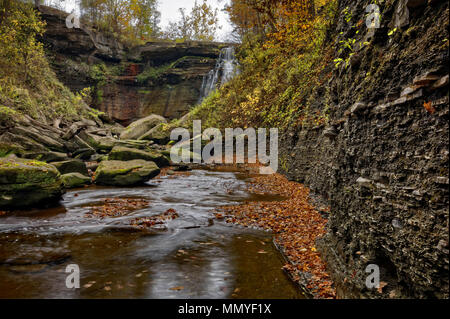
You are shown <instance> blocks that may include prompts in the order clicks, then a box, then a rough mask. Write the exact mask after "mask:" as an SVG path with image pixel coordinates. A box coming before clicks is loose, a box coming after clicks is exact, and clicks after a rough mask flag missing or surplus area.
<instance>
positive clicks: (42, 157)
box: [22, 151, 69, 163]
mask: <svg viewBox="0 0 450 319" xmlns="http://www.w3.org/2000/svg"><path fill="white" fill-rule="evenodd" d="M22 157H23V158H28V159H35V160H38V161H42V162H47V163H50V162H61V161H67V160H69V158H68V157H67V154H65V153H59V152H51V151H47V152H45V151H42V152H25V153H23V155H22Z"/></svg>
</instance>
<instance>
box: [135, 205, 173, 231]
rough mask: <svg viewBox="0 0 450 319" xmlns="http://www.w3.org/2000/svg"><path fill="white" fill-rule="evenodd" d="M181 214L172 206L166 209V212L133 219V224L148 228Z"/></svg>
mask: <svg viewBox="0 0 450 319" xmlns="http://www.w3.org/2000/svg"><path fill="white" fill-rule="evenodd" d="M178 217H179V215H178V213H177V212H176V210H175V209H173V208H170V209H168V210H166V211H165V212H164V213H162V214H159V215H155V216H150V217H141V218H136V219H133V220H132V221H131V225H132V226H134V227H138V228H148V227H153V226H156V225H162V224H164V223H165V222H166V221H168V220H173V219H176V218H178Z"/></svg>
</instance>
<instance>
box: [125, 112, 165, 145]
mask: <svg viewBox="0 0 450 319" xmlns="http://www.w3.org/2000/svg"><path fill="white" fill-rule="evenodd" d="M161 123H167V121H166V119H165V118H164V117H162V116H160V115H156V114H152V115H150V116H147V117H144V118H142V119H140V120H138V121H136V122H133V123H131V124H130V125H129V126H128V127H127V128H126V129H125V130H124V131H123V132H122V133H121V134H120V139H121V140H135V139H138V138H139V137H141V136H142V135H144V134H145V133H147V132H148V131H150V130H151V129H152V128H154V127H155V126H156V125H158V124H161Z"/></svg>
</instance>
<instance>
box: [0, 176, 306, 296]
mask: <svg viewBox="0 0 450 319" xmlns="http://www.w3.org/2000/svg"><path fill="white" fill-rule="evenodd" d="M230 189H231V190H232V192H230ZM108 197H116V198H117V197H122V198H130V197H132V198H136V197H137V198H144V199H148V200H150V206H149V207H148V208H144V209H141V210H137V211H134V212H132V213H131V214H129V215H126V216H122V217H118V218H112V217H111V218H105V219H95V218H85V217H84V214H85V213H86V212H88V211H89V207H90V206H92V205H95V204H96V203H97V204H98V203H99V202H101V201H102V200H103V199H105V198H108ZM259 199H260V197H255V196H252V195H249V194H248V193H247V192H246V190H245V187H244V180H243V179H242V178H237V177H236V175H235V174H234V173H233V172H213V171H203V170H198V171H194V172H192V174H191V175H190V176H183V177H176V178H165V179H164V180H163V181H162V182H158V181H152V182H151V183H150V185H149V186H147V187H137V188H123V189H122V188H119V189H118V188H100V187H91V188H88V189H83V190H77V191H73V192H69V193H68V194H66V195H65V197H64V200H63V202H62V204H63V206H61V207H58V208H52V209H46V210H40V211H31V212H16V213H14V214H13V215H8V216H3V217H1V218H0V243H1V245H0V298H302V294H301V293H300V291H299V290H298V289H297V288H296V287H294V285H293V284H292V283H291V282H289V280H288V279H287V278H286V276H285V275H284V274H283V272H282V270H281V267H282V265H283V263H282V261H281V259H280V255H279V254H278V252H277V251H276V250H275V249H274V247H273V246H272V243H271V236H270V235H269V234H267V233H265V232H261V231H254V230H246V229H242V228H238V227H231V226H229V225H226V224H225V223H224V222H217V221H216V222H212V216H211V210H212V209H213V208H214V207H217V206H219V205H228V204H233V203H238V202H241V201H245V200H259ZM169 208H172V209H175V210H176V211H177V212H178V214H179V215H180V217H179V218H178V219H176V220H173V221H170V222H169V223H168V225H167V231H164V232H153V233H152V232H150V233H149V232H138V231H134V230H131V229H130V228H129V227H127V225H129V222H130V220H132V219H134V218H136V217H142V216H152V215H157V214H160V213H163V212H164V211H166V210H167V209H169ZM74 263H75V264H78V265H79V266H80V269H81V286H82V287H81V289H79V290H71V289H67V288H66V287H65V279H66V276H67V274H66V273H65V267H66V266H67V265H68V264H74Z"/></svg>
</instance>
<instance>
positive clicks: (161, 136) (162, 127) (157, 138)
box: [139, 123, 171, 145]
mask: <svg viewBox="0 0 450 319" xmlns="http://www.w3.org/2000/svg"><path fill="white" fill-rule="evenodd" d="M170 131H171V126H169V125H166V124H164V123H161V124H158V125H156V126H155V127H154V128H152V129H151V130H150V131H148V132H147V133H145V134H144V135H142V136H140V137H139V140H145V141H153V142H155V143H157V144H162V145H165V144H167V143H168V142H169V141H170Z"/></svg>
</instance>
